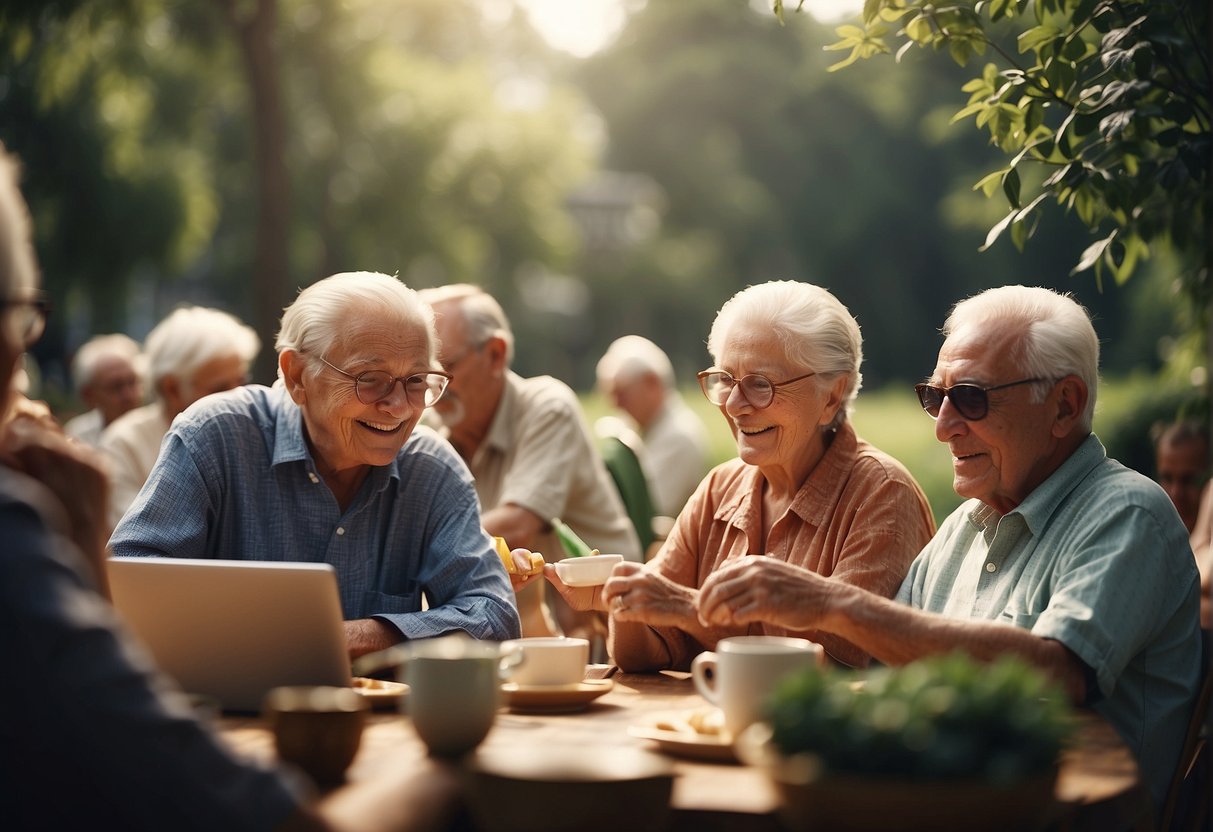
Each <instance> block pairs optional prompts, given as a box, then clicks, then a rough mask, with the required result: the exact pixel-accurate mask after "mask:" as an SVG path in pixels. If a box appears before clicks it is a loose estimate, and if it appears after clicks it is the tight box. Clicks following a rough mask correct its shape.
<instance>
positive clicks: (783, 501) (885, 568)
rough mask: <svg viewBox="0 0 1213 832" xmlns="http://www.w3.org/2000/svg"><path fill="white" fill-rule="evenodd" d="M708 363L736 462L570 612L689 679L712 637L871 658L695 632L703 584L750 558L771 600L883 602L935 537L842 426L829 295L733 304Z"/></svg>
mask: <svg viewBox="0 0 1213 832" xmlns="http://www.w3.org/2000/svg"><path fill="white" fill-rule="evenodd" d="M708 350H709V352H710V353H711V355H712V358H713V362H714V365H713V366H712V367H711V368H710V369H708V370H704V371H703V372H701V373H700V374H699V380H700V386H701V387H702V389H703V392H704V395H706V396H707V398H708V399H709V400H710V401H711V402H712V403H713V404H716V405H717V406H719V407H720V410H721V413H722V415H723V416H724V417H725V419H726V420H727V421H728V423H729V427H730V429H731V430H732V432H733V436H734V438H735V440H736V442H737V458H736V459H733V460H729V461H728V462H725V463H722V464H721V465H718V466H717V467H716V468H714V469H713V470H712V471H711V472H710V473H709V474H708V476H707V478H706V479H705V480H704V481H703V482H702V483H701V484H700V485H699V488H698V489H697V490H696V492H695V493H694V495H692V497H691V499H690V500H689V501H688V503H687V505H686V507H685V508H684V509H683V510H682V512H681V513H680V514H679V515H678V519H677V521H676V523H675V525H674V529H673V531H672V532H671V534H670V536H669V538H668V539H667V540H666V542H665V544H664V545H663V546H662V548H661V550H660V551H659V552H658V554H657V556H656V558H655V559H654V560H653V561H652V562H651V563H649V564H648V565H647V566H645V567H643V568H642V567H640V566H639V565H635V564H620V565H619V566H617V567H615V571H614V573H613V575H612V577H611V579H610V580H609V582H608V583H607V585H606V587H605V591H604V590H603V588H597V589H586V588H576V589H574V588H569V587H565V586H564V585H563V584H562V583H561V581H560V578H559V576H557V575H556V574H555V570H552V569H547V570H545V575H546V577H547V579H548V580H549V581H550V582H552V583H553V584H554V585H555V586H556V587H557V589H558V590H560V591H561V592H562V594H563V595H564V597H565V599H566V600H567V601H568V602H569V603H570V604H571V605H573V606H576V607H578V608H582V609H598V610H602V611H606V612H609V613H610V647H611V651H612V655H613V656H614V658H615V662H616V663H617V664H618V665H619V667H620V668H621V669H623V670H626V671H633V672H634V671H646V670H657V669H662V668H673V669H676V670H685V669H687V667H688V666H689V665H690V662H691V660H692V659H693V658H694V657H695V655H697V654H698V653H700V652H702V651H704V650H711V649H713V648H714V647H715V645H716V642H717V641H718V640H720V639H721V638H725V637H727V636H736V635H757V634H771V635H792V636H798V637H805V638H810V639H812V640H814V641H817V642H819V643H820V644H822V645H823V647H824V648H825V650H826V653H827V654H828V655H829V656H830V657H832V658H833V659H834V660H835V661H837V662H840V663H843V664H847V665H855V666H862V665H865V664H866V663H867V662H868V658H869V657H868V655H867V654H866V653H865V652H864V651H863V650H860V649H859V648H857V647H856V646H855V645H853V644H851V643H849V642H847V641H846V640H845V639H842V638H839V637H837V636H833V635H830V634H827V633H824V632H819V631H816V630H808V631H791V630H789V629H788V628H786V627H781V626H778V625H776V624H771V623H765V622H764V623H754V624H749V625H742V626H724V627H722V626H710V627H709V626H704V625H703V624H701V623H700V620H699V614H698V602H699V589H700V587H701V586H703V584H704V582H705V580H707V579H708V577H709V576H710V575H712V574H713V573H714V572H715V571H717V570H719V569H721V568H722V567H724V566H726V565H729V564H732V563H735V562H738V561H740V560H741V559H743V558H746V556H748V555H765V557H756V558H749V559H748V561H747V563H748V564H749V565H748V566H747V569H748V570H749V571H750V574H749V575H748V579H749V581H750V582H751V586H752V587H753V588H754V589H755V591H756V592H759V593H767V594H774V593H777V592H779V590H780V587H782V586H784V585H787V584H788V583H789V576H790V575H795V574H798V573H804V572H805V571H809V572H814V573H817V574H820V575H823V576H826V577H829V578H832V579H833V580H837V581H842V582H846V583H848V584H852V585H855V586H858V587H862V588H864V589H867V590H871V591H872V592H876V593H879V594H881V595H884V596H892V595H893V593H895V592H896V591H897V589H898V587H899V586H900V585H901V581H902V579H903V578H904V577H905V574H906V571H907V570H908V569H909V566H910V563H911V562H912V561H913V559H914V557H915V556H916V555H917V554H918V552H919V550H920V549H921V548H922V547H923V546H924V545H925V544H926V542H927V541H928V540H930V539H931V536H932V535H933V534H934V532H935V523H934V520H933V518H932V515H931V510H930V506H929V505H928V504H927V499H926V497H925V495H924V494H923V492H922V489H921V488H919V486H918V484H917V483H916V482H915V481H914V478H913V477H911V476H910V474H909V472H908V471H907V470H906V469H905V467H904V466H903V465H902V464H901V463H899V462H898V461H897V460H895V459H893V458H892V457H890V456H889V455H888V454H886V453H884V452H882V451H880V450H878V449H877V448H874V447H873V446H871V445H870V444H868V443H867V442H865V441H863V440H862V439H860V438H859V437H858V436H856V434H855V431H854V429H853V428H852V427H851V425H850V422H849V421H848V411H849V410H850V407H851V403H852V402H853V401H854V399H855V396H856V394H857V392H858V391H859V386H860V383H861V380H862V376H861V374H860V372H859V366H860V363H861V361H862V360H863V345H862V340H861V338H860V334H859V325H858V324H857V323H856V322H855V319H854V318H853V317H851V314H850V312H848V311H847V309H846V307H845V306H843V305H842V304H841V303H840V302H839V301H838V300H837V298H835V297H834V296H833V295H831V294H830V293H829V292H827V291H826V290H825V289H822V288H820V287H817V286H814V285H812V284H808V283H800V282H795V281H776V282H771V283H764V284H761V285H758V286H751V287H750V288H748V289H745V290H744V291H742V292H739V293H738V294H736V295H734V296H733V298H732V299H731V300H729V301H728V302H727V303H726V304H725V305H724V306H723V307H722V308H721V310H720V312H719V313H718V314H717V316H716V321H715V323H714V324H713V325H712V331H711V335H710V336H709V339H708Z"/></svg>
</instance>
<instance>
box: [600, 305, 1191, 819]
mask: <svg viewBox="0 0 1213 832" xmlns="http://www.w3.org/2000/svg"><path fill="white" fill-rule="evenodd" d="M943 332H944V336H945V341H944V344H943V346H942V347H941V348H940V351H939V360H938V362H937V364H936V366H935V372H934V373H933V374H932V375H931V379H930V381H929V383H926V384H920V385H918V386H917V388H916V390H917V393H918V397H919V401H920V402H921V403H922V406H923V409H925V410H926V411H927V413H928V414H929V415H930V416H931V417H933V418H934V419H935V436H936V438H937V439H938V440H939V441H940V442H944V443H946V444H947V445H948V448H949V450H950V451H951V454H952V469H953V487H954V488H955V490H956V493H957V494H959V495H961V496H962V497H967V498H969V499H968V500H967V501H966V502H965V503H962V504H961V505H960V506H959V507H958V508H957V509H956V510H955V511H954V512H952V514H951V515H950V516H949V517H948V518H947V519H946V520H945V521H944V523H943V524H942V525H941V526H940V529H939V532H938V533H937V534H936V535H935V537H934V538H932V540H931V541H930V542H929V543H928V544H927V545H926V547H925V548H924V549H923V550H922V552H921V554H919V556H918V558H917V559H916V560H915V561H914V563H913V564H912V565H911V567H910V571H909V573H908V574H907V575H906V578H905V581H904V582H903V583H902V585H901V590H900V591H899V592H898V594H897V597H896V599H894V600H890V599H887V598H883V597H880V596H878V595H875V594H873V593H870V592H866V591H864V590H862V589H859V588H857V587H854V586H851V585H848V584H845V583H842V582H839V581H830V580H825V579H822V578H821V577H819V576H818V575H815V574H812V573H810V572H808V571H805V570H800V571H799V572H796V571H793V570H791V569H789V570H786V572H787V574H786V575H785V580H784V581H783V582H782V583H780V584H778V585H773V584H765V585H763V584H757V583H755V582H754V581H753V580H751V579H750V577H749V572H748V570H747V568H746V561H748V560H750V558H741V559H739V560H738V561H737V562H736V563H734V564H732V565H729V566H726V567H725V568H723V569H721V570H720V571H718V572H716V573H715V574H713V575H712V576H710V577H709V578H708V580H707V581H706V582H705V583H704V586H703V591H702V593H701V595H700V607H699V615H700V618H701V619H702V620H703V621H704V622H705V623H713V624H718V625H738V624H745V623H747V622H758V621H761V622H771V621H776V622H780V623H782V624H784V625H785V626H789V627H797V628H806V629H807V628H813V627H815V628H820V629H822V630H826V631H828V632H831V633H836V634H837V635H839V636H842V637H843V638H846V639H847V640H849V641H851V642H852V643H854V644H856V645H859V646H860V647H862V648H863V649H864V650H867V651H868V652H869V653H871V655H872V656H873V658H875V659H876V660H878V661H881V662H883V663H885V664H903V663H906V662H910V661H913V660H915V659H918V658H922V657H923V656H927V655H932V654H937V653H946V652H950V651H953V650H963V651H964V652H966V653H969V654H971V655H973V656H975V657H977V658H979V659H991V660H992V659H994V658H996V657H998V656H1000V655H1003V654H1007V653H1010V654H1014V655H1017V656H1019V657H1020V658H1022V659H1023V660H1025V661H1027V662H1029V663H1032V664H1034V665H1036V666H1038V667H1039V668H1040V669H1041V670H1043V671H1044V672H1046V673H1048V674H1049V675H1051V676H1052V677H1053V678H1054V679H1055V680H1056V681H1057V682H1059V683H1060V684H1061V685H1063V686H1064V688H1065V690H1066V691H1067V692H1068V693H1069V695H1070V697H1071V698H1072V699H1073V701H1074V702H1075V703H1076V704H1080V705H1089V706H1091V707H1092V708H1094V709H1095V711H1097V712H1098V713H1100V714H1101V715H1102V716H1104V717H1105V718H1106V719H1107V720H1108V721H1109V722H1110V723H1111V724H1112V725H1113V726H1114V727H1115V728H1116V730H1117V731H1118V732H1119V733H1120V735H1121V737H1122V738H1123V739H1124V741H1125V743H1126V744H1127V745H1128V746H1129V747H1130V748H1132V749H1133V751H1134V753H1135V754H1136V757H1137V761H1138V763H1139V765H1140V766H1141V770H1142V773H1143V775H1144V777H1145V779H1146V780H1147V782H1148V783H1149V786H1150V790H1151V793H1152V795H1153V797H1154V800H1155V801H1156V803H1157V805H1158V806H1159V807H1161V806H1162V803H1163V800H1164V797H1165V795H1166V791H1167V787H1168V785H1169V782H1170V779H1171V777H1172V774H1173V772H1174V770H1175V766H1176V761H1177V759H1178V757H1179V752H1180V747H1181V745H1182V743H1183V740H1184V735H1185V732H1186V729H1187V725H1188V721H1189V719H1190V717H1191V715H1192V708H1193V706H1194V702H1195V698H1196V692H1197V689H1198V686H1199V684H1200V672H1201V667H1200V651H1201V645H1200V635H1199V630H1198V621H1197V618H1198V600H1197V577H1196V566H1195V563H1194V562H1193V558H1192V550H1191V549H1190V548H1189V545H1188V536H1187V534H1186V533H1185V531H1184V528H1183V525H1182V524H1181V523H1180V522H1179V519H1178V517H1177V516H1176V514H1175V510H1174V509H1173V508H1172V506H1171V504H1170V502H1169V501H1168V500H1167V497H1166V494H1164V493H1163V491H1162V489H1161V488H1159V487H1158V485H1157V484H1156V483H1154V482H1151V481H1150V480H1149V478H1147V477H1145V476H1142V475H1141V474H1139V473H1137V472H1136V471H1133V470H1130V469H1128V468H1126V467H1125V466H1123V465H1121V464H1120V463H1118V462H1116V461H1115V460H1112V459H1109V458H1108V457H1107V455H1106V453H1105V451H1104V447H1103V445H1102V444H1101V443H1100V441H1099V439H1098V438H1097V437H1096V436H1095V434H1093V433H1092V432H1091V421H1092V414H1093V412H1094V409H1095V393H1096V385H1097V381H1098V368H1099V341H1098V339H1097V338H1096V335H1095V330H1094V328H1093V327H1092V326H1091V321H1090V319H1089V318H1088V316H1087V313H1086V311H1085V310H1084V309H1083V308H1082V307H1081V306H1079V305H1078V304H1077V303H1075V302H1074V301H1073V300H1072V299H1070V298H1069V297H1067V296H1064V295H1060V294H1058V293H1056V292H1053V291H1051V290H1048V289H1041V288H1028V287H1024V286H1004V287H1001V288H998V289H990V290H988V291H986V292H983V293H981V294H979V295H976V296H975V297H972V298H969V299H968V300H966V301H963V302H961V303H960V304H957V306H956V307H955V309H953V311H952V314H951V315H950V316H949V318H948V320H947V322H946V323H945V324H944V328H943ZM604 589H605V595H606V596H608V597H611V598H613V597H617V596H618V595H619V594H620V593H621V592H626V589H627V586H626V584H624V583H623V582H619V583H616V579H614V578H612V581H611V582H609V583H608V584H607V585H606V587H605V588H604ZM624 599H625V600H624V605H625V608H626V594H625V595H624ZM625 615H626V613H617V614H616V617H618V618H620V619H623V618H624V617H625Z"/></svg>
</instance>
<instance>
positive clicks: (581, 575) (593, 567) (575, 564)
mask: <svg viewBox="0 0 1213 832" xmlns="http://www.w3.org/2000/svg"><path fill="white" fill-rule="evenodd" d="M617 563H623V555H590V556H588V557H584V558H565V559H564V560H562V561H557V563H556V574H557V575H558V576H559V577H560V580H561V581H563V582H564V584H565V586H598V585H600V584H605V583H606V580H607V578H609V577H611V570H613V569H614V568H615V564H617Z"/></svg>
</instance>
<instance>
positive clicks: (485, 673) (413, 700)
mask: <svg viewBox="0 0 1213 832" xmlns="http://www.w3.org/2000/svg"><path fill="white" fill-rule="evenodd" d="M524 660H525V659H524V657H523V655H522V654H521V653H510V654H503V653H502V651H501V647H500V646H499V645H498V644H497V643H496V642H491V641H473V640H472V639H469V638H467V637H466V636H462V635H455V636H445V637H443V638H437V639H431V640H428V641H418V642H415V643H412V644H410V645H409V646H408V649H407V651H406V653H405V656H404V660H403V662H402V664H401V665H400V681H402V682H404V683H405V684H407V685H408V686H409V695H408V700H407V705H406V707H407V710H408V714H409V716H410V717H411V718H412V721H413V728H414V729H415V730H416V731H417V734H418V736H420V737H421V740H422V742H424V743H425V746H426V748H428V749H429V751H430V754H431V755H433V756H435V757H460V756H462V755H464V754H466V753H467V752H469V751H471V750H472V749H474V748H475V747H476V746H477V745H479V744H480V742H481V740H483V739H484V738H485V736H486V735H487V734H488V732H489V729H490V728H492V727H493V721H494V720H495V719H496V717H497V709H498V707H500V705H501V681H502V679H504V678H506V677H508V675H509V672H510V670H511V669H512V668H513V667H514V666H517V665H520V664H521V663H522V662H523V661H524Z"/></svg>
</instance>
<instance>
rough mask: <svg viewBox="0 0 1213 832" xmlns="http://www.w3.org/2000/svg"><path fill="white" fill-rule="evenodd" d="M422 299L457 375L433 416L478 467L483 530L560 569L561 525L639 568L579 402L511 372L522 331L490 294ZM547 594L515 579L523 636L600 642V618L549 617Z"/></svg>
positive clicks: (452, 292) (548, 383) (542, 381)
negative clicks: (560, 635) (555, 525)
mask: <svg viewBox="0 0 1213 832" xmlns="http://www.w3.org/2000/svg"><path fill="white" fill-rule="evenodd" d="M420 294H421V297H422V299H423V300H425V301H426V302H427V303H429V304H430V306H431V307H432V308H433V310H434V316H435V325H436V327H437V330H438V338H439V340H440V342H441V346H440V349H439V359H440V361H441V363H442V365H443V366H444V367H445V368H446V370H447V371H448V372H449V373H451V374H452V376H453V378H452V380H451V383H450V385H449V386H448V387H447V391H446V394H445V395H444V396H443V397H442V399H441V400H440V401H439V402H438V403H437V404H436V405H435V406H434V408H433V409H434V411H435V412H436V414H437V416H438V417H439V418H440V419H441V421H442V429H443V432H444V433H445V435H446V437H447V439H449V440H450V442H451V444H452V445H453V446H454V447H455V450H456V451H458V452H459V455H460V456H461V457H463V459H464V461H465V462H467V464H468V467H469V468H470V469H471V472H472V476H473V478H474V479H475V482H476V493H477V495H478V496H479V498H480V507H481V510H482V512H483V514H482V518H481V523H482V524H483V526H484V528H485V529H486V530H487V531H488V532H489V534H492V535H496V536H498V537H502V538H504V539H505V540H506V542H507V543H508V544H509V546H510V548H526V549H531V550H533V551H538V552H542V553H543V555H544V557H545V558H547V559H548V560H549V561H555V560H560V559H561V558H562V557H564V551H563V549H562V547H561V545H560V542H559V540H558V539H557V538H556V536H555V535H554V534H553V532H552V526H551V521H552V520H553V519H560V520H562V521H563V522H564V523H566V524H567V525H568V526H569V527H570V528H571V529H573V531H574V532H576V533H577V535H578V536H579V537H581V539H582V540H584V541H586V542H587V543H588V544H589V545H590V546H593V547H595V548H597V549H599V550H600V551H602V552H604V553H612V554H621V555H623V557H624V559H625V560H628V561H640V560H641V551H640V541H639V539H638V538H637V536H636V531H635V529H634V528H633V527H632V524H631V521H630V520H629V519H628V516H627V513H626V512H625V511H624V508H623V503H622V501H621V500H620V498H619V493H618V492H617V491H616V490H615V486H614V484H613V483H612V482H611V479H610V475H609V474H608V473H607V470H606V466H605V464H604V463H603V461H602V458H601V457H600V456H599V454H598V451H597V449H596V447H595V445H594V441H593V438H592V437H591V435H590V431H589V427H588V426H587V425H586V423H585V417H584V416H583V415H582V413H581V406H580V403H579V402H578V401H577V396H576V394H574V393H573V391H572V390H570V389H569V387H568V386H567V385H566V384H564V383H563V382H561V381H558V380H557V379H554V378H551V377H550V376H538V377H535V378H523V377H522V376H520V375H518V374H517V373H515V372H514V371H513V370H511V369H510V363H511V361H512V359H513V354H514V336H513V332H512V331H511V329H510V325H509V321H508V320H507V319H506V316H505V313H504V311H502V309H501V305H500V304H498V303H497V301H496V300H495V299H494V298H493V297H492V296H491V295H489V294H487V293H486V292H484V291H483V290H481V289H480V288H478V287H476V286H471V285H466V284H459V285H452V286H444V287H440V288H437V289H423V290H421V292H420ZM511 577H513V576H511ZM543 587H544V584H543V581H538V580H529V581H528V580H526V579H515V588H516V589H517V590H518V611H519V614H520V616H521V617H522V633H523V635H524V636H535V635H547V634H550V633H552V632H561V631H563V632H565V633H566V634H568V635H573V634H582V635H587V636H591V637H593V636H595V634H596V633H597V632H598V628H599V626H600V624H599V619H598V618H597V617H596V616H586V615H575V614H573V611H572V610H569V609H567V608H566V607H565V606H564V605H563V604H556V605H554V607H555V608H554V610H552V611H553V612H554V613H555V616H553V615H551V614H549V612H548V609H549V608H548V606H547V604H546V603H545V601H544V595H543ZM557 600H558V599H557Z"/></svg>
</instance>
